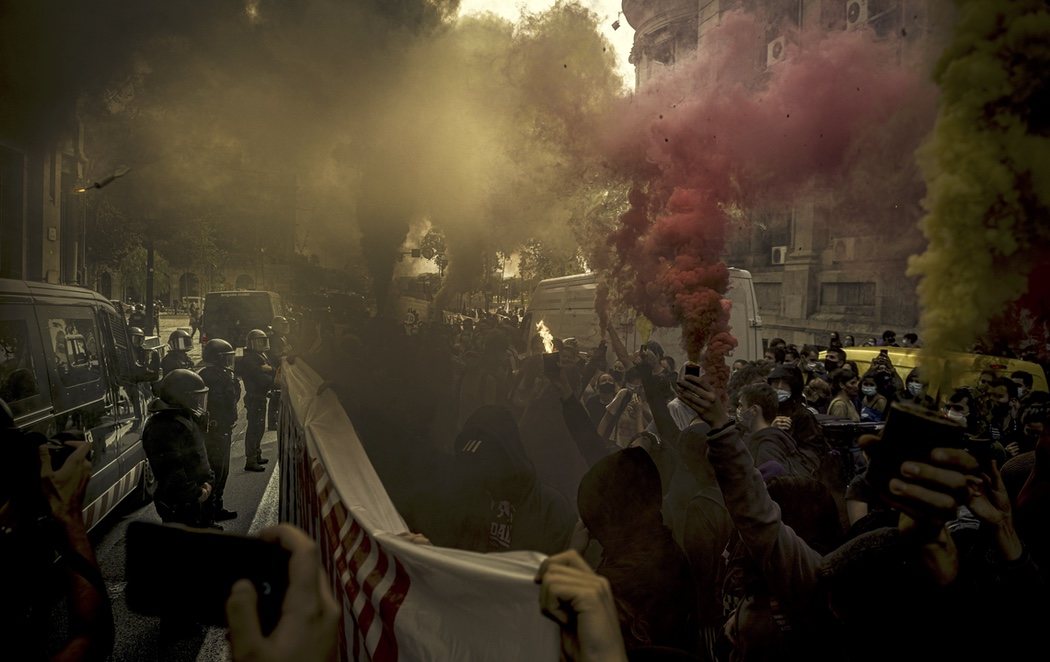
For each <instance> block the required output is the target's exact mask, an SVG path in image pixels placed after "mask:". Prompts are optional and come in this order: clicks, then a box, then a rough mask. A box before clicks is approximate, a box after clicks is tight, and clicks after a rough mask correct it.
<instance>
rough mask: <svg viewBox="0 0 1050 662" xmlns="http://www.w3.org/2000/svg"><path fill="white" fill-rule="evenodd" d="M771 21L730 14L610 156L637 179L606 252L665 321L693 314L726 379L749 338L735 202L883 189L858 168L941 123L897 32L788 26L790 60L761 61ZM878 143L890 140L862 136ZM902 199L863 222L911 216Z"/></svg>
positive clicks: (697, 336)
mask: <svg viewBox="0 0 1050 662" xmlns="http://www.w3.org/2000/svg"><path fill="white" fill-rule="evenodd" d="M769 25H770V21H769V19H768V18H767V17H764V16H762V15H760V14H758V13H747V12H744V11H731V12H726V13H725V14H723V15H722V20H721V25H720V26H719V27H717V28H713V29H711V30H710V31H709V32H708V33H706V34H705V35H704V38H703V40H701V47H700V50H699V52H698V54H697V56H696V57H695V58H694V59H692V60H691V61H682V62H677V63H676V67H675V70H674V71H673V72H671V73H669V74H666V75H664V76H662V77H657V78H655V79H654V80H652V81H650V82H649V83H648V84H647V85H646V86H645V87H643V88H642V89H640V90H639V91H638V93H637V94H636V95H635V97H634V98H632V99H630V100H629V101H628V102H627V103H626V107H625V108H624V109H623V112H621V113H619V115H618V117H619V118H620V122H621V125H620V127H619V130H617V131H615V132H614V135H615V136H617V140H615V141H614V144H613V145H612V150H611V156H610V161H611V162H612V163H613V164H614V167H617V168H620V169H621V171H622V172H625V173H627V174H629V176H632V177H633V179H634V181H635V182H636V183H637V184H636V187H635V189H634V190H632V191H631V192H630V194H629V196H628V198H629V202H630V209H628V211H627V212H625V213H624V214H623V215H622V216H621V217H620V218H619V224H618V227H617V229H616V230H615V231H614V232H612V233H611V235H610V237H609V247H611V249H612V253H613V255H612V256H611V259H609V260H605V259H602V257H601V256H596V257H595V259H594V260H593V262H594V263H595V264H598V265H602V266H603V267H605V266H608V268H609V271H610V274H609V275H610V280H611V281H612V282H614V283H615V284H616V289H617V292H618V294H619V295H620V297H621V298H623V300H624V301H625V302H626V303H628V304H630V305H631V306H633V307H634V308H635V309H636V310H638V311H640V312H642V313H644V314H645V316H646V317H648V318H649V319H650V320H651V321H652V322H653V323H654V324H656V325H658V326H675V325H681V326H682V330H683V346H684V348H685V350H686V352H687V354H688V355H689V357H690V358H691V359H693V360H698V359H699V360H700V362H701V364H702V365H703V367H704V369H705V372H706V373H708V374H714V375H715V376H716V377H715V378H716V380H718V381H720V382H724V380H725V379H727V378H728V373H729V369H728V367H727V366H726V365H725V360H724V358H725V356H726V355H727V354H728V353H729V352H731V351H732V349H733V347H734V346H735V344H736V342H735V340H734V339H733V337H732V335H731V333H730V328H729V319H730V315H729V313H730V311H729V301H728V300H727V299H726V292H727V289H728V286H729V272H728V268H727V267H726V265H725V264H724V263H723V262H722V256H723V254H724V249H725V242H726V236H727V231H728V226H729V223H728V220H729V215H730V212H732V214H733V216H734V218H738V217H739V218H746V216H747V211H748V210H756V209H784V208H791V207H792V206H795V205H796V204H799V203H802V202H806V201H807V200H812V199H813V198H814V197H815V196H816V195H817V192H821V195H822V196H823V197H827V198H830V199H831V202H830V203H829V204H831V205H837V204H841V202H842V201H843V200H850V199H854V198H858V197H861V196H860V195H858V187H863V193H864V196H865V197H866V198H867V199H870V198H872V197H877V196H875V195H873V189H875V190H878V189H879V187H880V186H885V184H883V183H882V182H880V181H879V180H874V181H873V180H871V179H867V180H865V179H864V178H858V177H854V176H852V173H853V172H854V171H859V172H895V171H896V167H895V166H896V164H888V163H885V162H883V161H880V159H888V158H890V157H891V156H892V157H893V158H895V156H893V155H896V154H899V153H902V152H903V153H911V152H913V151H914V149H915V147H916V146H917V142H918V140H919V139H920V137H921V131H919V132H917V131H916V130H915V127H916V126H918V127H923V126H928V125H929V124H930V123H931V121H932V112H931V110H930V109H931V108H932V107H933V104H932V103H931V100H932V99H933V98H934V97H935V90H934V88H933V86H932V85H931V84H928V83H927V82H926V81H924V80H923V78H922V73H921V71H922V68H921V67H920V66H915V63H913V62H903V63H902V64H901V65H900V66H898V65H896V64H888V63H895V62H897V61H898V58H897V55H896V52H895V47H894V45H893V44H891V43H888V41H887V40H883V41H879V40H877V39H875V35H873V34H870V33H868V32H866V31H849V32H847V31H824V30H823V29H821V28H816V29H813V30H808V29H807V30H802V31H799V30H795V29H793V28H791V27H790V26H787V27H784V28H783V32H784V36H785V39H786V43H787V44H788V46H787V56H786V58H785V60H784V61H782V62H779V63H777V64H775V65H773V66H769V67H757V68H756V67H755V58H754V54H755V51H756V50H757V49H758V47H760V46H761V45H763V44H765V43H766V39H767V34H768V33H767V28H768V26H769ZM799 44H802V45H803V46H804V47H800V46H799ZM872 144H876V145H879V146H880V147H883V149H878V150H871V149H864V148H862V147H861V146H863V145H872ZM896 183H898V182H895V184H896ZM900 196H901V192H900V191H897V190H894V191H890V192H887V193H886V195H885V196H883V197H884V198H885V199H887V200H893V202H894V204H893V205H891V206H892V207H894V208H895V207H896V206H897V203H899V202H905V203H911V204H912V205H913V206H917V205H915V203H916V202H917V196H915V197H916V200H913V201H912V200H901V199H900ZM891 206H887V207H886V208H880V209H873V210H870V211H868V212H867V213H865V214H859V215H858V217H857V218H855V219H853V221H854V222H856V223H858V224H864V225H867V226H868V227H878V226H879V224H881V223H885V222H886V221H887V220H889V219H890V218H892V219H893V220H894V221H897V222H899V213H897V215H896V216H889V214H894V213H896V212H894V211H893V210H892V209H890V207H891ZM880 214H882V215H883V216H880Z"/></svg>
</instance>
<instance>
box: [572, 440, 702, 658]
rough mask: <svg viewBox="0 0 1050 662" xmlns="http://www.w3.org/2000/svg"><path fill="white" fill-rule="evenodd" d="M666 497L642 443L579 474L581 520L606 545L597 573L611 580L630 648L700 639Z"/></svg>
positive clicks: (687, 644)
mask: <svg viewBox="0 0 1050 662" xmlns="http://www.w3.org/2000/svg"><path fill="white" fill-rule="evenodd" d="M661 501H662V490H661V484H660V474H659V472H658V471H657V468H656V464H655V463H654V462H653V461H652V459H651V458H650V457H649V454H648V453H647V452H646V451H645V450H644V449H642V448H637V447H632V448H626V449H624V450H622V451H618V452H616V453H613V454H612V455H609V456H607V457H604V458H602V459H601V460H600V461H599V462H597V463H596V464H595V465H594V466H593V467H591V469H590V471H588V472H587V474H586V475H585V476H584V477H583V480H581V481H580V489H579V493H578V496H577V503H578V504H579V510H580V519H581V520H582V522H583V524H584V526H586V527H587V530H588V532H589V533H590V535H591V537H592V538H593V539H595V540H597V541H598V542H599V543H600V544H601V546H602V558H601V562H600V563H599V564H598V567H597V568H596V572H597V573H598V574H599V575H602V576H603V577H605V578H606V579H608V580H609V584H610V585H611V586H612V591H613V595H614V596H616V603H617V611H618V613H619V617H620V630H621V632H622V634H623V637H624V641H625V643H626V645H627V648H628V650H630V649H632V648H643V647H663V648H676V649H679V650H692V648H693V646H694V641H695V633H696V604H695V602H696V595H695V590H694V587H693V580H692V575H691V573H690V570H689V564H688V561H687V560H686V557H685V554H684V553H683V552H682V550H681V548H680V547H679V546H678V544H677V543H676V542H675V541H674V538H673V537H672V536H671V530H670V529H669V528H667V526H665V525H664V521H663V515H662V514H661V512H660V508H661Z"/></svg>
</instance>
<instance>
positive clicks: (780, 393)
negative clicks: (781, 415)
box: [777, 388, 791, 402]
mask: <svg viewBox="0 0 1050 662" xmlns="http://www.w3.org/2000/svg"><path fill="white" fill-rule="evenodd" d="M790 399H791V391H785V390H783V389H779V388H778V389H777V402H787V401H788V400H790Z"/></svg>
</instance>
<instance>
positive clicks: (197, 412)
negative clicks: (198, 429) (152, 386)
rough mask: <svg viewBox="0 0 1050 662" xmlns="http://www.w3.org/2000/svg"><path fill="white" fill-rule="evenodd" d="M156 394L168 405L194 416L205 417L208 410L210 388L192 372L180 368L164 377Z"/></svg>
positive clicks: (158, 385)
mask: <svg viewBox="0 0 1050 662" xmlns="http://www.w3.org/2000/svg"><path fill="white" fill-rule="evenodd" d="M156 393H157V397H158V398H160V399H161V400H163V401H164V402H165V403H167V404H168V405H170V406H172V407H177V408H179V409H185V410H187V411H189V412H190V413H192V414H193V415H194V416H203V415H204V412H206V411H207V410H208V387H207V386H205V385H204V380H203V379H201V377H200V375H198V374H197V373H195V372H193V371H192V370H186V369H185V368H178V369H176V370H172V371H171V372H169V373H168V374H166V375H164V379H162V380H160V382H159V383H158V384H157V388H156Z"/></svg>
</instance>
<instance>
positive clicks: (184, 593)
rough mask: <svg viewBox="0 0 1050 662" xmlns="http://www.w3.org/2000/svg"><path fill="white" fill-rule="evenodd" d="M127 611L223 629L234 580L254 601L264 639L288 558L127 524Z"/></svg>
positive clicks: (264, 546)
mask: <svg viewBox="0 0 1050 662" xmlns="http://www.w3.org/2000/svg"><path fill="white" fill-rule="evenodd" d="M126 541H127V556H126V563H127V567H126V577H127V582H128V583H127V589H126V595H127V601H128V607H129V608H130V609H131V610H132V611H135V612H138V613H140V614H145V615H147V616H160V617H172V618H178V619H180V620H183V621H195V622H197V623H201V624H204V625H216V626H223V625H225V624H226V600H227V598H228V597H229V595H230V590H231V589H232V588H233V585H234V583H235V582H236V581H237V580H239V579H247V580H249V581H251V582H252V584H253V585H254V586H255V591H256V593H257V594H258V596H259V623H260V625H261V627H262V630H263V632H264V633H266V634H269V633H270V632H272V631H273V628H274V627H276V625H277V621H278V620H279V619H280V616H281V603H282V602H283V601H284V595H285V592H286V591H287V589H288V560H289V558H290V554H289V552H288V551H287V550H285V549H284V548H282V547H281V546H280V545H278V544H277V543H272V542H267V541H265V540H260V539H259V538H250V537H246V536H238V535H233V534H229V533H220V532H217V531H207V530H201V529H190V528H186V527H183V526H179V525H170V524H154V523H151V522H132V523H131V524H130V525H128V531H127V536H126Z"/></svg>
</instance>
